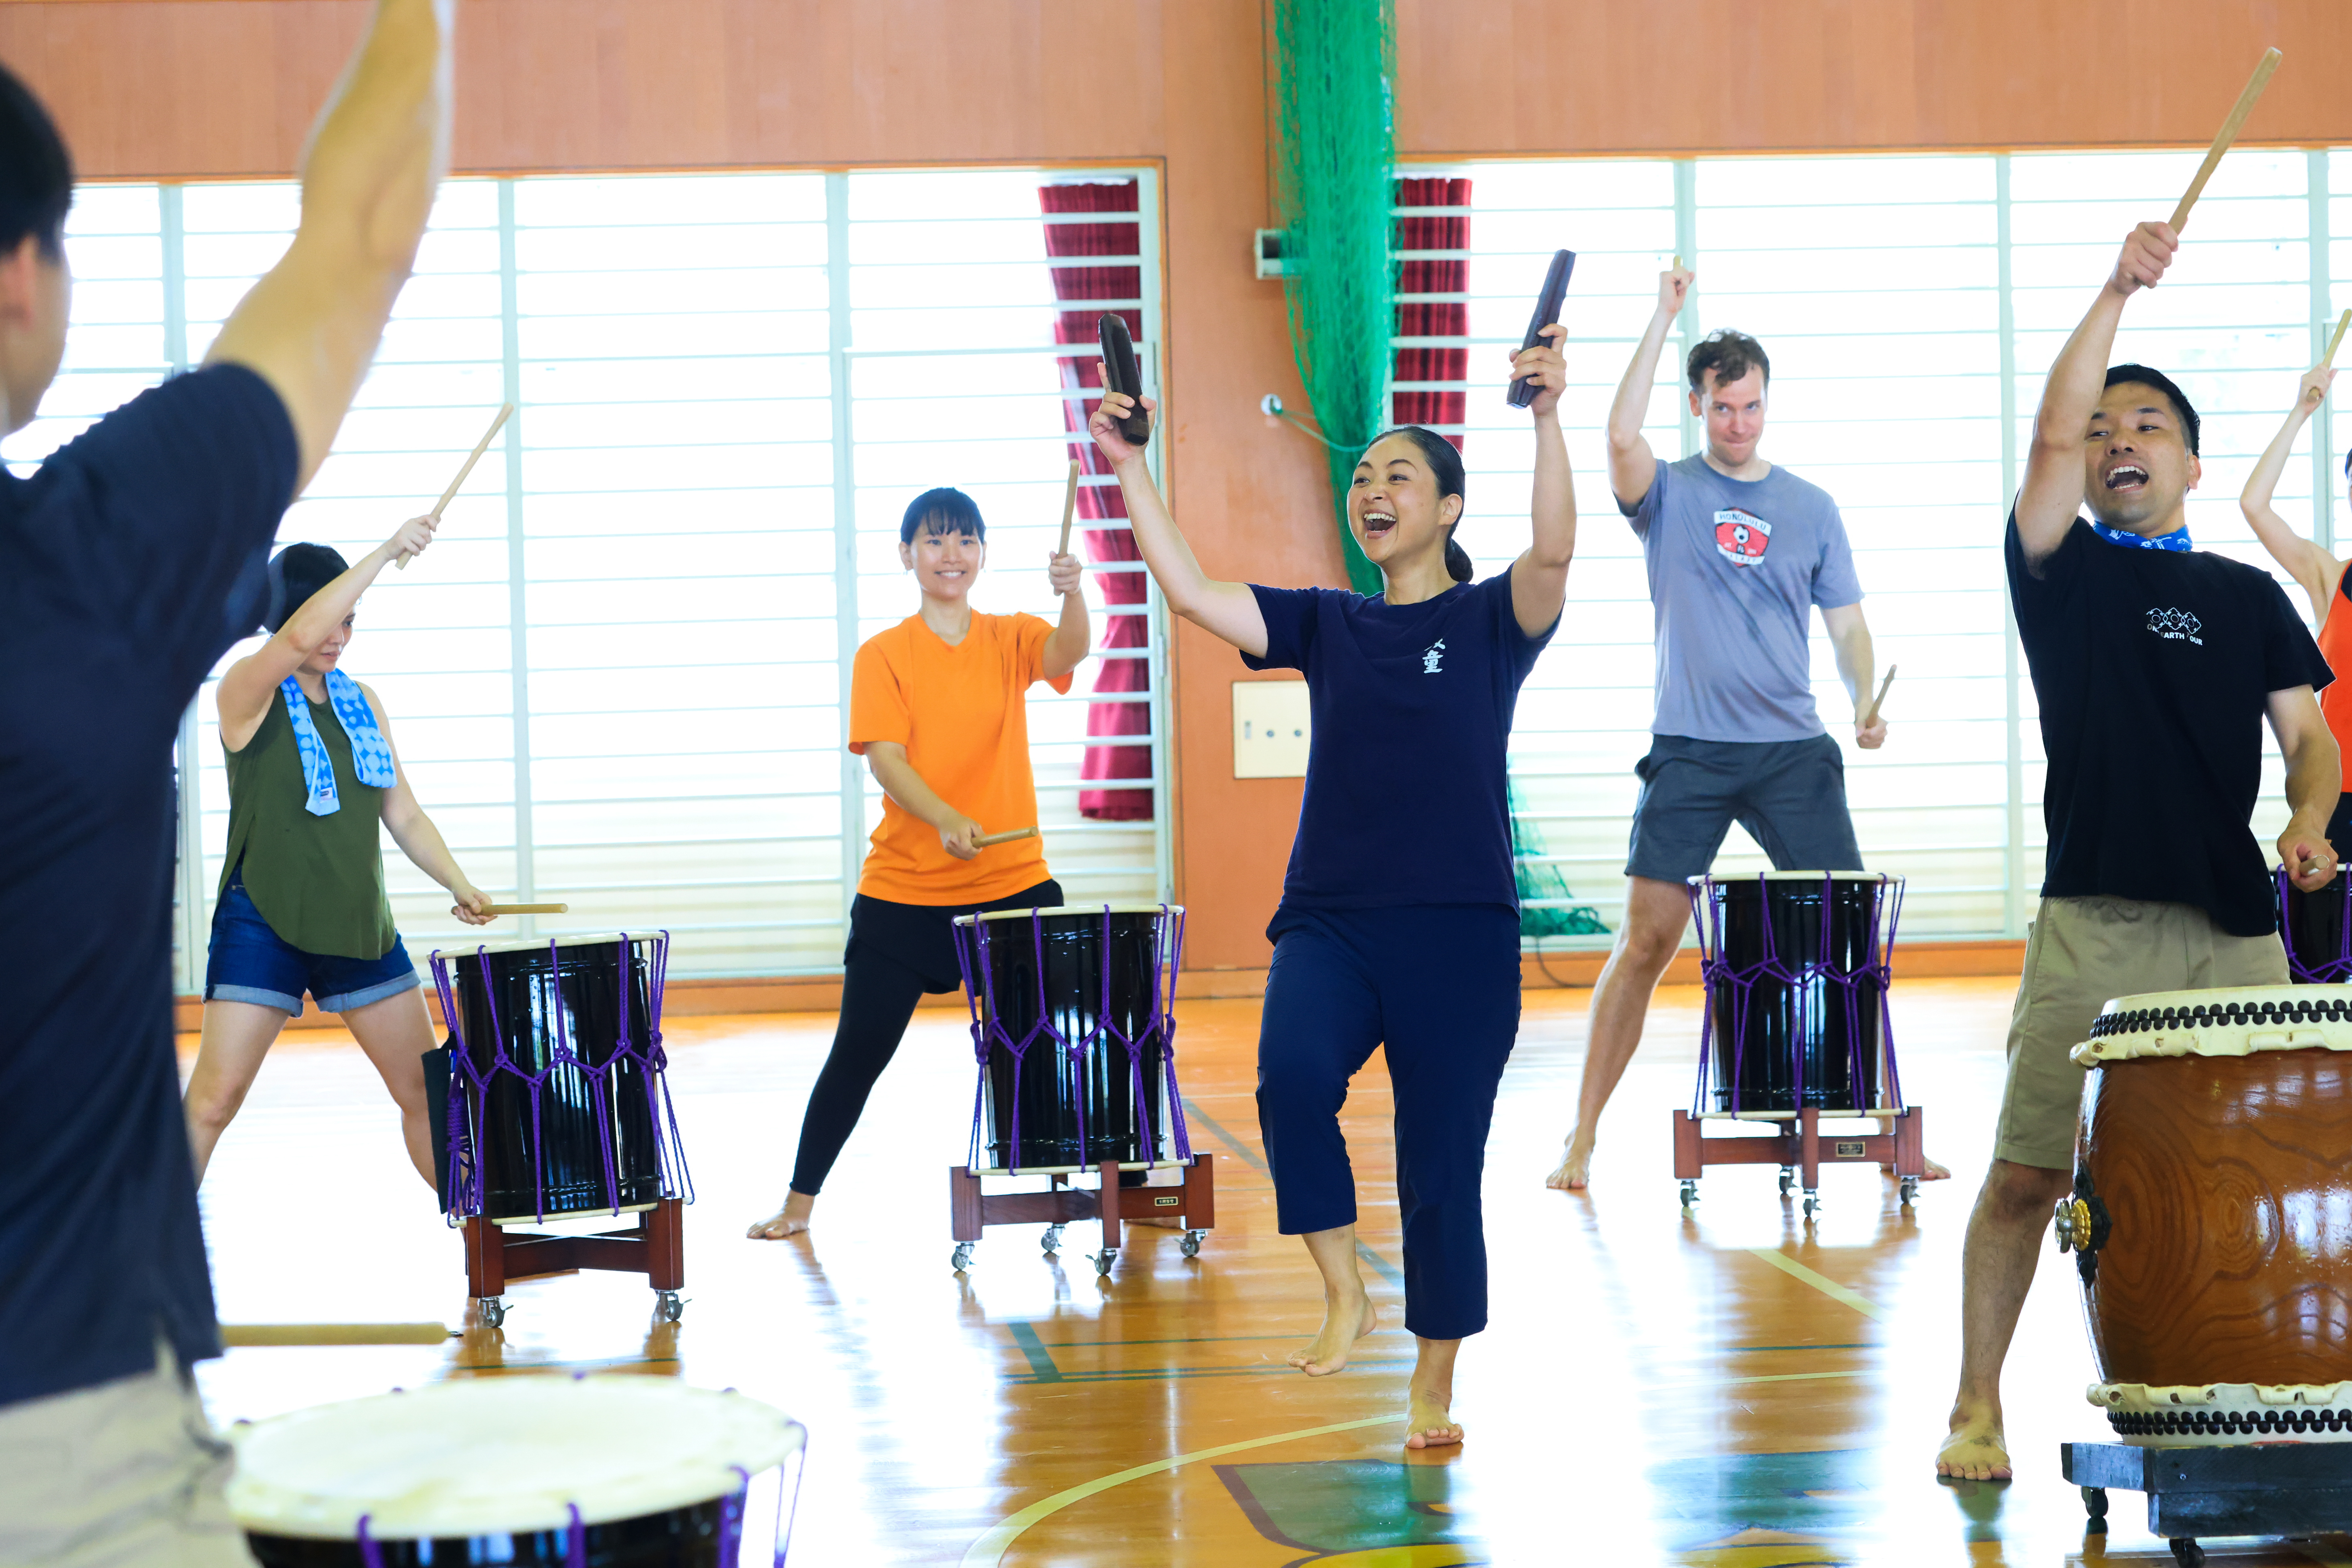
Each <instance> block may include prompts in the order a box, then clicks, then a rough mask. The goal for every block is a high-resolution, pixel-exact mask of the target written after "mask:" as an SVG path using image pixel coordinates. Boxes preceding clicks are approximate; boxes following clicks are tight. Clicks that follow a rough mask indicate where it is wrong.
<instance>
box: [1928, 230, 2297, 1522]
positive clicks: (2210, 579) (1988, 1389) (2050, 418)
mask: <svg viewBox="0 0 2352 1568" xmlns="http://www.w3.org/2000/svg"><path fill="white" fill-rule="evenodd" d="M2179 244H2180V240H2179V236H2178V235H2176V234H2175V233H2174V232H2173V231H2172V229H2171V227H2170V226H2168V225H2166V224H2160V223H2144V224H2142V225H2140V226H2138V227H2137V228H2136V229H2134V230H2133V231H2132V233H2131V237H2129V238H2128V239H2126V240H2125V241H2124V247H2123V254H2122V255H2121V256H2120V257H2119V258H2117V260H2116V267H2115V270H2114V271H2113V272H2112V273H2111V274H2110V275H2109V276H2108V278H2107V280H2106V282H2105V284H2104V285H2102V286H2101V288H2100V289H2099V296H2098V298H2097V300H2095V301H2094V302H2093V303H2092V306H2091V309H2090V311H2089V313H2088V314H2086V315H2085V316H2084V318H2083V322H2082V325H2080V326H2078V327H2076V328H2075V329H2074V336H2073V337H2071V338H2069V339H2067V341H2066V346H2065V348H2064V349H2063V350H2061V351H2060V353H2059V355H2058V361H2057V363H2055V364H2053V365H2052V366H2051V367H2050V379H2049V381H2048V382H2047V383H2046V384H2044V385H2043V387H2042V407H2041V411H2040V412H2039V413H2038V414H2037V415H2036V416H2034V422H2033V447H2032V452H2031V454H2030V455H2029V456H2028V457H2027V458H2026V462H2025V482H2024V484H2023V485H2022V486H2021V487H2020V489H2019V490H2018V495H2017V501H2016V504H2015V507H2014V508H2013V509H2012V510H2011V513H2010V519H2009V530H2008V538H2007V541H2006V542H2005V544H2004V547H2003V552H2002V553H2003V555H2004V557H2005V558H2006V561H2007V564H2008V571H2009V593H2010V601H2011V605H2014V606H2015V609H2016V612H2017V635H2018V640H2019V641H2020V642H2021V643H2022V644H2023V645H2024V647H2025V658H2026V662H2027V665H2028V668H2030V669H2031V670H2032V676H2033V692H2034V697H2035V700H2036V701H2037V702H2038V703H2039V704H2040V706H2041V712H2042V749H2043V751H2044V752H2046V753H2047V754H2048V757H2049V768H2048V773H2047V779H2046V782H2045V784H2043V787H2042V817H2043V821H2044V823H2045V825H2046V826H2047V827H2048V829H2049V847H2048V849H2047V850H2046V851H2045V856H2046V865H2045V867H2044V872H2043V877H2044V879H2043V881H2042V908H2041V910H2040V912H2039V914H2038V915H2037V916H2036V918H2035V920H2034V921H2033V927H2032V932H2031V933H2030V935H2029V936H2028V938H2027V940H2026V945H2025V971H2024V974H2023V977H2022V978H2021V980H2020V982H2019V984H2018V988H2017V1005H2016V1008H2015V1011H2014V1012H2013V1013H2012V1014H2011V1019H2010V1026H2009V1071H2008V1080H2007V1082H2006V1083H2005V1084H2004V1085H2003V1088H2002V1091H2001V1100H2000V1128H1999V1131H1998V1133H1997V1135H1996V1141H1995V1142H1994V1144H1993V1159H1992V1165H1991V1168H1990V1170H1989V1171H1987V1172H1986V1173H1985V1182H1984V1186H1983V1188H1982V1189H1981V1190H1980V1191H1979V1193H1978V1194H1977V1203H1976V1209H1975V1212H1974V1213H1973V1214H1971V1215H1969V1231H1968V1241H1967V1247H1966V1251H1965V1252H1964V1253H1963V1255H1962V1259H1963V1260H1962V1274H1961V1286H1960V1386H1959V1392H1958V1395H1957V1396H1956V1397H1955V1398H1954V1400H1953V1402H1952V1415H1951V1436H1949V1438H1948V1439H1947V1440H1946V1442H1945V1444H1944V1447H1943V1448H1942V1449H1941V1450H1940V1451H1939V1452H1938V1453H1937V1456H1936V1472H1937V1474H1938V1475H1941V1476H1948V1477H1952V1478H1955V1479H1967V1480H2003V1479H2008V1478H2009V1475H2010V1459H2009V1450H2008V1445H2007V1442H2006V1439H2005V1438H2004V1436H2003V1435H2002V1432H2001V1421H2000V1367H2001V1363H2002V1361H2003V1360H2004V1359H2006V1357H2007V1356H2008V1354H2009V1342H2010V1337H2011V1334H2013V1333H2014V1332H2015V1331H2016V1329H2017V1315H2018V1312H2019V1310H2020V1309H2021V1308H2022V1307H2023V1306H2024V1305H2025V1293H2026V1289H2027V1288H2028V1287H2029V1286H2031V1285H2032V1282H2033V1267H2034V1263H2035V1261H2036V1260H2037V1258H2039V1256H2040V1252H2041V1248H2042V1247H2043V1246H2044V1245H2045V1244H2044V1242H2043V1239H2042V1238H2043V1237H2044V1235H2045V1234H2046V1232H2047V1230H2048V1228H2049V1225H2050V1215H2051V1211H2052V1209H2053V1206H2054V1205H2056V1203H2057V1202H2058V1200H2059V1199H2060V1198H2062V1197H2063V1196H2065V1195H2066V1194H2068V1192H2070V1191H2071V1190H2072V1182H2071V1177H2070V1174H2069V1173H2070V1170H2071V1168H2072V1166H2073V1164H2074V1122H2075V1112H2076V1108H2077V1107H2078V1106H2079V1104H2080V1103H2081V1100H2082V1097H2083V1074H2084V1070H2085V1069H2084V1068H2079V1067H2077V1066H2075V1065H2074V1062H2073V1061H2072V1059H2070V1058H2069V1056H2068V1054H2067V1053H2068V1052H2070V1051H2072V1050H2073V1049H2074V1047H2076V1046H2077V1045H2080V1044H2081V1043H2082V1042H2083V1041H2084V1040H2085V1039H2088V1038H2089V1037H2090V1032H2091V1022H2092V1020H2093V1019H2095V1018H2096V1017H2097V1016H2098V1015H2099V1010H2100V1009H2101V1008H2102V1007H2103V1006H2105V1004H2106V1001H2107V999H2108V998H2109V997H2111V996H2128V995H2133V994H2138V993H2142V992H2149V991H2189V990H2202V989H2205V988H2208V987H2212V986H2241V985H2284V984H2286V983H2287V973H2286V952H2285V950H2284V948H2283V947H2281V946H2280V944H2279V939H2278V919H2277V908H2276V906H2277V898H2278V895H2277V891H2276V889H2274V887H2273V885H2272V882H2271V877H2270V872H2269V868H2268V867H2267V866H2266V865H2265V864H2264V862H2263V854H2262V849H2261V847H2259V846H2258V845H2257V844H2256V843H2255V842H2254V836H2253V833H2252V829H2251V828H2250V827H2249V826H2248V819H2249V818H2250V817H2251V816H2252V814H2253V809H2254V801H2255V796H2256V795H2257V793H2258V791H2259V790H2260V788H2261V784H2262V766H2263V747H2262V726H2263V721H2264V720H2265V719H2267V720H2268V721H2269V722H2270V726H2271V729H2272V731H2273V733H2274V734H2276V735H2277V737H2278V743H2279V751H2280V752H2281V753H2282V754H2283V755H2284V757H2285V759H2286V799H2287V805H2288V806H2289V808H2290V809H2291V810H2292V812H2293V813H2294V815H2293V816H2292V817H2291V818H2290V820H2289V821H2288V823H2287V826H2286V831H2285V832H2284V833H2282V834H2280V835H2279V839H2278V852H2279V858H2280V860H2281V862H2282V863H2283V864H2284V865H2286V866H2287V867H2289V868H2293V870H2294V880H2295V883H2296V885H2297V886H2299V887H2302V888H2304V889H2315V888H2319V887H2323V886H2325V885H2326V883H2327V881H2328V880H2329V879H2331V878H2333V877H2334V876H2335V875H2336V852H2335V850H2334V849H2333V848H2331V847H2329V845H2328V841H2327V820H2328V814H2329V813H2330V812H2331V811H2332V810H2333V809H2334V807H2335V805H2336V794H2337V789H2338V778H2339V770H2340V766H2341V763H2340V759H2339V757H2338V756H2337V753H2336V741H2335V737H2334V736H2332V735H2331V734H2329V732H2328V730H2327V723H2326V720H2325V719H2324V718H2322V717H2321V715H2320V711H2319V703H2318V700H2317V699H2316V698H2315V696H2314V695H2313V692H2314V690H2315V689H2317V688H2320V687H2325V686H2326V685H2327V683H2328V681H2329V679H2330V676H2329V673H2328V669H2327V666H2326V662H2325V661H2324V660H2323V659H2322V658H2320V656H2319V649H2318V647H2317V646H2316V645H2315V644H2314V643H2313V641H2312V640H2311V634H2310V633H2309V632H2308V631H2306V630H2305V628H2304V625H2303V618H2302V617H2301V616H2298V615H2296V614H2295V612H2294V606H2293V605H2290V604H2288V602H2287V597H2286V595H2285V593H2284V591H2283V590H2282V589H2281V588H2280V587H2279V585H2278V583H2277V580H2276V579H2274V578H2273V577H2272V576H2271V575H2270V574H2269V573H2267V572H2263V571H2259V570H2257V569H2255V568H2254V567H2252V566H2248V565H2245V564H2243V563H2240V562H2236V561H2232V560H2231V559H2229V558H2228V557H2227V556H2222V555H2210V554H2207V553H2205V552H2201V551H2196V550H2192V549H2191V547H2190V545H2189V529H2188V518H2187V513H2186V510H2185V503H2186V501H2187V499H2188V492H2189V490H2190V489H2194V488H2195V486H2196V484H2197V481H2198V479H2200V477H2201V474H2200V467H2199V463H2198V456H2197V446H2198V439H2197V437H2198V419H2197V411H2196V409H2194V408H2192V407H2190V406H2189V399H2188V398H2186V397H2184V396H2183V395H2181V392H2180V389H2179V387H2177V386H2175V385H2173V384H2172V382H2171V381H2170V380H2169V379H2168V377H2166V376H2165V375H2164V374H2161V373H2160V372H2158V371H2154V370H2150V369H2148V368H2147V366H2146V365H2137V364H2119V365H2116V366H2114V367H2113V368H2109V367H2108V364H2107V355H2108V353H2109V352H2110V351H2111V350H2112V349H2113V348H2114V346H2115V339H2116V324H2117V323H2118V322H2119V321H2122V319H2123V311H2124V305H2125V303H2126V301H2127V300H2129V299H2130V298H2131V297H2132V295H2134V294H2135V293H2137V292H2138V291H2139V290H2140V289H2152V288H2154V287H2155V286H2156V284H2157V283H2158V280H2159V279H2162V278H2163V276H2164V273H2165V269H2166V268H2168V266H2170V265H2171V262H2172V258H2173V256H2174V253H2175V252H2176V251H2177V250H2178V249H2179ZM2086 500H2087V502H2088V503H2089V506H2090V510H2091V516H2092V518H2093V519H2094V520H2095V521H2084V520H2083V518H2082V516H2081V511H2082V509H2083V506H2084V502H2085V501H2086ZM2148 807H2153V808H2154V809H2153V810H2152V811H2151V810H2149V809H2146V808H2148Z"/></svg>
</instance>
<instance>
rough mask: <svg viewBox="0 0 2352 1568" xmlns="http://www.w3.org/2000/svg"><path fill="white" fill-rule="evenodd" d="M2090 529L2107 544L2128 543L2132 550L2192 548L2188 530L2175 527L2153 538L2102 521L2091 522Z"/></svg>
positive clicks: (2194, 547)
mask: <svg viewBox="0 0 2352 1568" xmlns="http://www.w3.org/2000/svg"><path fill="white" fill-rule="evenodd" d="M2091 531H2092V532H2093V533H2095V534H2097V535H2098V536H2099V537H2100V538H2101V539H2104V540H2105V541H2106V542H2108V543H2109V544H2124V545H2129V546H2130V547H2131V548H2132V549H2134V550H2194V549H2196V548H2197V547H2196V546H2195V545H2193V544H2191V543H2189V530H2188V529H2186V528H2176V529H2174V530H2173V531H2171V532H2170V533H2159V534H2158V535H2157V536H2156V537H2155V538H2154V539H2149V538H2147V536H2146V535H2144V534H2137V533H2126V532H2125V531H2123V530H2122V529H2120V528H2109V527H2108V526H2107V525H2106V524H2105V523H2104V522H2094V523H2092V524H2091Z"/></svg>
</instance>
